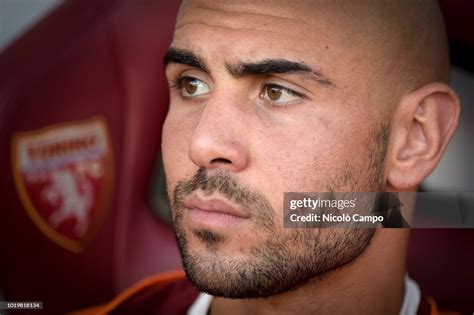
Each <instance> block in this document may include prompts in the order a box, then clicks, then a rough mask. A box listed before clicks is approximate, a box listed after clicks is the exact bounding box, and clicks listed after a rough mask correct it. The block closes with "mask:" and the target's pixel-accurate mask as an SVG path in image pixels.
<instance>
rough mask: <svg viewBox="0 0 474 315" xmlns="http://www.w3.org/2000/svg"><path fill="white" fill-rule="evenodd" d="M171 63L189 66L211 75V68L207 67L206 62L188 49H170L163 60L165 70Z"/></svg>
mask: <svg viewBox="0 0 474 315" xmlns="http://www.w3.org/2000/svg"><path fill="white" fill-rule="evenodd" d="M170 63H180V64H184V65H188V66H191V67H194V68H197V69H200V70H202V71H204V72H206V73H209V68H208V67H207V66H206V63H205V62H204V60H202V59H201V58H200V57H198V56H196V54H194V53H193V52H192V51H190V50H187V49H179V48H173V47H170V48H169V49H168V51H167V52H166V55H165V57H164V58H163V64H164V65H165V68H166V67H167V66H168V65H169V64H170Z"/></svg>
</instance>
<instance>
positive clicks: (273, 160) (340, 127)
mask: <svg viewBox="0 0 474 315" xmlns="http://www.w3.org/2000/svg"><path fill="white" fill-rule="evenodd" d="M350 3H352V4H350ZM353 3H355V2H352V1H351V2H344V1H331V2H316V3H315V2H304V1H302V2H298V3H295V2H291V4H290V3H289V2H287V1H282V2H279V1H273V2H271V3H269V2H267V1H261V2H258V3H257V2H255V1H252V2H250V1H249V2H245V1H236V2H235V3H234V2H232V1H229V2H228V1H226V2H218V3H216V2H215V1H187V2H185V3H184V4H183V6H182V8H181V10H180V13H179V16H178V19H177V24H176V30H175V34H174V39H173V42H172V44H171V47H173V48H175V49H181V50H186V51H190V52H192V53H193V54H195V55H197V56H198V57H199V58H201V59H202V61H203V62H204V63H205V66H206V68H207V71H202V69H198V68H197V67H195V66H190V65H184V64H182V63H178V62H175V61H172V62H169V63H168V64H167V67H166V76H167V78H168V81H169V84H170V87H171V88H170V96H171V99H170V110H169V113H168V116H167V119H166V121H165V124H164V126H163V141H162V146H163V161H164V166H165V172H166V175H167V185H168V187H169V195H170V200H171V201H172V205H173V216H174V220H175V224H176V228H177V230H178V233H181V234H182V235H181V236H182V237H183V238H185V239H186V240H185V242H183V244H184V245H183V244H181V246H182V247H183V246H185V247H186V248H187V250H188V252H190V253H191V254H193V255H194V256H195V257H198V258H199V259H200V260H199V262H200V265H199V266H200V268H201V269H199V271H200V274H204V276H203V277H204V280H203V281H204V282H205V280H206V279H207V278H209V277H212V276H213V275H214V276H215V277H217V278H219V276H218V275H219V272H218V271H216V270H211V268H210V267H211V266H212V265H211V263H210V261H211V260H212V259H214V260H217V261H219V262H221V261H222V262H229V261H233V262H237V263H238V262H242V261H246V259H251V257H247V256H246V255H247V253H248V252H249V251H250V250H252V249H255V248H259V247H260V248H262V247H263V246H264V244H266V243H265V241H266V240H268V239H271V238H272V237H273V238H275V239H279V240H280V239H281V240H287V239H288V238H290V237H294V236H295V234H294V233H296V232H294V231H291V230H290V231H289V230H288V229H286V230H285V229H283V228H282V227H281V226H282V222H281V220H282V218H281V217H282V216H281V213H282V211H283V210H282V204H283V192H285V191H301V192H304V191H328V190H329V189H333V190H336V191H368V190H373V191H376V190H385V191H396V192H403V191H416V188H417V186H418V185H419V183H420V182H421V181H422V180H423V179H424V178H425V177H426V176H428V175H429V173H430V172H431V171H432V170H433V169H434V168H435V166H436V164H437V163H438V161H439V160H440V158H441V156H442V154H443V152H444V150H445V148H446V146H447V144H448V142H449V140H450V139H451V137H452V135H453V133H454V131H455V129H456V127H457V121H458V116H459V112H460V105H459V99H458V97H457V96H456V94H455V93H454V92H453V91H452V90H451V89H450V88H449V87H448V86H447V85H446V82H447V80H448V73H449V66H448V60H447V53H446V40H445V37H444V31H443V25H442V20H441V19H440V14H439V11H438V9H437V7H436V6H435V5H434V4H433V3H431V2H422V1H420V2H419V3H422V4H423V5H420V4H413V1H407V2H400V1H394V2H393V3H392V2H389V1H387V2H382V1H377V2H375V4H374V3H369V1H367V2H366V3H365V2H364V3H362V2H358V3H357V4H353ZM418 6H419V7H418ZM413 29H419V30H420V31H419V32H413V31H410V30H413ZM427 30H430V31H427ZM387 38H390V40H387ZM269 58H275V59H286V60H291V61H297V62H303V63H304V64H306V65H308V66H310V67H311V69H313V70H314V72H316V73H317V74H318V75H320V77H319V79H320V80H319V82H318V80H314V77H312V76H308V75H307V74H306V75H302V74H301V73H274V74H269V75H245V76H236V75H235V73H234V74H232V73H231V71H229V69H235V68H238V67H237V65H239V63H243V62H247V63H249V62H250V63H251V62H260V61H262V60H266V59H269ZM183 76H187V77H192V78H194V79H197V80H198V81H193V82H194V83H196V82H199V83H198V87H199V90H196V91H197V92H198V94H200V95H190V93H188V92H189V91H188V90H186V88H185V87H188V88H189V87H190V86H189V85H185V86H184V87H183V85H179V84H178V85H177V84H176V80H177V79H178V78H179V77H183ZM321 77H323V78H324V79H323V80H321ZM187 82H188V83H189V81H187ZM327 82H330V84H327ZM266 84H267V85H268V84H278V85H279V86H282V87H284V88H285V89H283V90H281V88H280V90H279V92H282V91H283V92H282V93H283V94H281V95H280V99H279V100H278V101H272V100H271V99H270V98H269V94H268V92H269V90H267V89H266V88H265V85H266ZM191 85H192V84H191ZM195 87H196V85H194V86H191V88H195ZM287 89H289V90H291V91H295V92H296V93H297V94H294V93H290V92H288V91H289V90H287ZM192 91H193V93H195V92H196V91H195V90H192ZM270 92H271V91H270ZM281 100H283V101H281ZM383 130H385V131H387V130H388V131H389V133H387V135H388V137H387V138H386V139H384V140H383V141H380V139H379V140H376V139H377V138H378V137H377V135H378V134H380V133H381V132H382V131H383ZM381 152H383V154H381ZM377 154H378V155H380V157H382V158H381V159H375V161H376V162H374V164H376V165H377V166H378V167H374V168H371V167H369V166H368V165H369V164H371V163H370V161H374V159H373V156H374V155H377ZM200 169H201V170H205V171H206V172H207V174H208V175H209V176H213V175H217V174H226V176H230V177H231V178H232V180H234V181H235V182H236V183H237V184H238V185H239V187H241V188H245V189H247V190H249V191H252V192H255V193H258V194H259V195H261V196H263V197H264V198H265V200H266V201H268V203H269V206H270V209H273V210H272V211H274V212H275V213H274V215H273V218H274V219H273V220H274V222H270V223H269V224H271V225H272V226H274V227H277V228H276V230H272V233H269V232H268V231H267V232H265V230H264V229H259V227H261V226H259V225H258V220H257V218H258V215H257V213H256V212H252V211H250V220H248V222H246V223H245V225H244V226H245V227H246V229H236V228H235V226H232V225H230V226H229V227H228V228H227V229H213V228H209V227H206V226H201V225H199V224H196V223H195V222H192V221H190V220H189V218H187V217H186V212H185V211H184V212H183V210H182V207H180V203H179V200H178V199H179V198H178V199H177V198H176V187H179V183H183V182H186V181H188V182H189V181H190V179H192V178H193V176H195V175H196V173H197V172H198V170H200ZM194 192H195V193H197V194H198V195H199V196H200V197H202V198H210V197H218V198H221V199H225V198H224V197H223V195H222V194H221V193H219V190H217V192H216V191H214V192H211V193H207V194H203V193H202V191H201V192H199V189H198V190H195V191H194ZM173 193H174V194H173ZM225 200H227V201H228V202H229V203H231V204H233V205H234V206H236V207H238V206H239V204H236V203H235V202H234V203H233V201H232V200H229V198H227V199H225ZM244 230H246V231H247V232H248V233H245V232H244ZM196 231H201V232H204V231H207V232H209V233H211V234H212V235H213V236H215V237H221V239H222V240H223V241H222V242H214V243H212V242H210V241H209V239H207V240H206V239H205V238H204V237H203V236H202V233H201V236H199V235H198V234H197V233H196ZM211 234H209V235H211ZM312 234H313V235H314V239H316V238H317V237H320V238H319V239H318V243H317V244H312V243H311V238H310V237H308V238H305V242H302V243H300V244H298V243H296V244H293V245H294V246H292V247H291V251H292V252H291V253H293V254H295V253H296V254H304V253H305V252H307V251H308V250H309V248H308V247H305V246H304V245H308V244H310V245H312V246H313V245H314V246H323V245H328V246H331V239H335V238H336V239H340V240H348V239H350V237H349V235H347V234H344V232H337V231H329V230H327V231H326V230H324V231H323V230H321V231H319V230H318V229H312V230H311V231H307V232H305V234H304V235H305V237H307V236H311V235H312ZM408 234H409V231H408V230H402V229H400V230H396V229H391V230H389V229H387V230H381V229H377V230H375V231H374V234H373V237H371V241H370V244H367V245H366V246H365V247H364V250H362V251H351V248H348V249H347V250H346V252H347V254H348V257H351V259H346V260H344V261H340V263H341V264H342V265H337V264H336V265H335V266H334V267H335V268H336V269H334V268H333V269H331V270H327V271H326V272H323V273H322V274H310V275H309V276H312V278H311V277H310V279H308V280H307V281H305V282H304V283H299V285H297V286H295V287H294V288H293V289H292V290H286V291H285V292H279V293H278V294H273V295H271V296H270V297H266V298H264V299H229V298H218V297H216V298H214V299H213V302H212V306H211V312H212V314H247V313H259V314H287V313H288V314H290V313H291V314H293V313H295V312H299V313H304V314H306V313H308V314H309V313H315V312H320V313H329V312H332V313H334V312H337V313H341V312H359V313H361V312H363V313H384V314H386V313H398V312H399V310H400V307H401V303H402V301H403V295H404V284H403V276H404V274H405V255H406V247H407V243H408V236H409V235H408ZM318 235H319V236H318ZM178 238H179V235H178ZM211 245H212V246H211ZM288 250H290V249H288ZM352 256H354V257H352ZM215 267H216V266H213V268H215ZM188 275H189V273H188ZM206 276H207V278H205V277H206ZM197 280H199V279H197ZM207 280H208V279H207ZM221 282H223V281H221ZM214 294H215V293H214ZM380 296H383V297H384V299H380V298H379V297H380Z"/></svg>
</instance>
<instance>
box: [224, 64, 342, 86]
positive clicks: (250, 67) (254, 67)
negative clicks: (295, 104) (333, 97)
mask: <svg viewBox="0 0 474 315" xmlns="http://www.w3.org/2000/svg"><path fill="white" fill-rule="evenodd" d="M226 67H227V70H228V71H229V72H230V73H231V74H232V75H233V76H235V77H242V76H246V75H268V74H274V73H303V74H308V75H309V76H310V78H311V79H313V80H315V81H316V82H318V83H319V84H321V85H324V86H328V87H334V86H335V85H334V83H333V82H332V81H331V80H330V79H329V78H327V77H326V76H324V75H323V74H322V73H321V72H320V71H317V70H314V69H312V68H311V67H310V66H308V65H306V64H304V63H301V62H295V61H290V60H286V59H265V60H263V61H259V62H249V63H238V64H236V65H229V64H226Z"/></svg>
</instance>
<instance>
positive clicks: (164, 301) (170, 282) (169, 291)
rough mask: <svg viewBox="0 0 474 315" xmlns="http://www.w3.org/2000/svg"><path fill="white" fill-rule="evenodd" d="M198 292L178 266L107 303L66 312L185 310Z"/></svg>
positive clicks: (88, 314)
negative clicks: (176, 268)
mask: <svg viewBox="0 0 474 315" xmlns="http://www.w3.org/2000/svg"><path fill="white" fill-rule="evenodd" d="M198 295H199V291H198V290H197V289H196V288H194V287H193V286H192V284H191V283H190V282H189V281H188V280H187V279H186V277H185V275H184V272H183V271H181V270H180V271H174V272H168V273H164V274H159V275H156V276H153V277H150V278H147V279H144V280H142V281H140V282H138V283H136V284H134V285H133V286H131V287H130V288H128V289H126V290H125V291H123V292H122V293H120V294H119V295H118V296H117V297H115V298H114V299H113V300H112V301H110V302H108V303H105V304H102V305H99V306H95V307H92V308H88V309H84V310H80V311H76V312H73V313H70V315H92V314H94V315H101V314H117V315H127V314H149V315H154V314H186V312H187V310H188V309H189V307H190V306H191V305H192V304H193V302H194V300H195V299H196V298H197V296H198Z"/></svg>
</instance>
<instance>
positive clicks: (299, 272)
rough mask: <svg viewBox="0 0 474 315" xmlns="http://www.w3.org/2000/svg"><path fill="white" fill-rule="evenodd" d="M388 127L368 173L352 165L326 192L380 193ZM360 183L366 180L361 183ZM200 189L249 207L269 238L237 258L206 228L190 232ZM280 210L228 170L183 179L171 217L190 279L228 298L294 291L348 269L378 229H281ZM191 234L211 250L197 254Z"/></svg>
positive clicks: (373, 151) (223, 240)
mask: <svg viewBox="0 0 474 315" xmlns="http://www.w3.org/2000/svg"><path fill="white" fill-rule="evenodd" d="M387 137H388V128H383V132H382V134H377V138H376V139H373V144H374V147H373V148H371V150H369V156H370V163H368V164H367V165H368V169H367V170H363V171H360V172H357V174H356V172H353V171H351V168H349V167H347V168H346V169H345V172H343V174H339V176H338V177H336V178H334V179H333V180H332V181H331V183H329V185H328V190H327V191H338V188H339V187H352V189H353V191H380V190H381V189H383V186H382V185H383V183H382V181H381V179H380V178H381V177H382V176H381V174H383V161H384V158H385V151H386V142H387V141H386V140H387ZM361 179H363V180H362V181H361ZM195 191H200V192H202V193H204V194H212V193H218V194H219V195H221V196H222V197H224V198H227V199H228V200H230V201H232V202H234V203H236V204H237V205H239V206H241V207H242V208H246V209H250V211H251V213H252V218H253V219H254V220H255V222H254V223H255V227H256V229H255V230H252V231H248V232H249V233H258V234H260V235H263V236H265V241H264V242H263V245H260V246H258V247H256V246H252V244H245V245H247V247H246V248H245V249H242V250H241V252H240V254H241V256H242V257H244V258H240V259H234V258H233V257H228V256H225V255H224V254H222V253H220V252H219V248H220V247H221V246H224V245H225V243H226V242H227V241H228V239H227V238H228V237H229V236H227V235H222V234H219V233H216V232H213V231H210V230H207V229H188V230H186V229H185V227H184V226H183V223H182V221H183V206H182V204H183V200H184V198H185V197H187V196H189V195H190V194H191V193H193V192H195ZM276 213H277V212H276V210H275V209H273V208H272V207H271V205H270V203H269V202H268V200H267V199H266V198H265V196H264V195H262V194H260V193H258V192H256V191H251V190H249V189H247V188H246V187H242V186H240V185H239V184H238V183H237V182H236V181H235V180H234V179H233V178H232V176H231V174H230V173H229V172H225V171H217V172H214V173H213V174H212V175H209V174H207V172H206V170H204V169H199V170H198V172H197V173H196V175H195V176H194V177H193V178H191V179H190V180H187V181H180V182H178V184H177V185H176V187H175V189H174V193H173V202H172V214H173V221H174V226H175V233H176V238H177V241H178V246H179V249H180V252H181V257H182V260H183V266H184V269H185V271H186V274H187V277H188V278H189V280H190V281H191V282H192V283H193V284H194V285H195V286H196V287H197V288H198V289H199V290H200V291H203V292H207V293H209V294H211V295H215V296H220V297H226V298H261V297H268V296H272V295H275V294H279V293H283V292H287V291H290V290H294V289H296V288H298V287H300V286H302V285H303V284H305V283H306V282H308V281H309V280H311V279H319V278H321V277H322V276H324V275H326V274H328V272H330V271H332V270H335V269H337V268H341V267H343V266H346V265H347V264H349V263H350V262H352V261H354V260H355V259H356V258H357V257H359V256H360V255H361V254H362V253H363V252H364V251H365V249H366V248H367V247H368V246H369V244H370V241H371V239H372V237H373V235H374V232H375V231H374V230H373V229H354V228H347V229H337V228H336V229H335V228H325V229H283V228H281V229H279V228H278V225H277V224H276V223H275V214H276ZM188 233H192V234H193V235H194V237H196V238H198V239H199V240H200V241H201V242H202V243H203V244H205V246H206V251H200V252H197V251H193V250H192V249H191V248H189V245H188V241H187V239H188V237H189V235H188Z"/></svg>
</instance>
